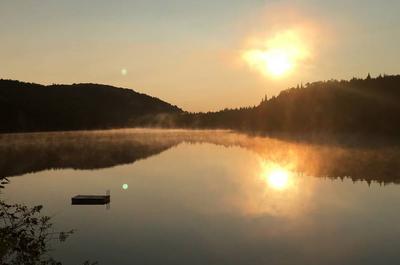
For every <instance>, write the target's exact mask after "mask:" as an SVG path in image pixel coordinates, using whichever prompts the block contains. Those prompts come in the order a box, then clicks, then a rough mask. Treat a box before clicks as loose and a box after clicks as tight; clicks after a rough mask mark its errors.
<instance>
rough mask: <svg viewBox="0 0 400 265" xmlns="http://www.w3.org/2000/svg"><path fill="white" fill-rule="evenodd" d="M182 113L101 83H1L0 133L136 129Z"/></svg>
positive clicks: (144, 97) (131, 91) (148, 97)
mask: <svg viewBox="0 0 400 265" xmlns="http://www.w3.org/2000/svg"><path fill="white" fill-rule="evenodd" d="M178 112H181V109H179V108H178V107H176V106H173V105H171V104H169V103H167V102H164V101H162V100H160V99H158V98H155V97H151V96H148V95H145V94H140V93H137V92H135V91H133V90H131V89H123V88H117V87H113V86H107V85H99V84H73V85H49V86H44V85H39V84H33V83H24V82H19V81H13V80H3V79H2V80H0V124H1V126H0V132H19V131H51V130H77V129H95V128H112V127H126V126H135V125H136V124H137V123H139V121H138V119H139V118H140V120H141V122H143V121H142V120H143V117H146V116H149V115H150V116H151V115H155V114H161V113H178Z"/></svg>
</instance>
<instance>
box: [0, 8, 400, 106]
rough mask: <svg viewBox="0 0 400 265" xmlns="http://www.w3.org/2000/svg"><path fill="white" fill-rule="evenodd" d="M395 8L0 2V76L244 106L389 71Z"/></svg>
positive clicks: (181, 102)
mask: <svg viewBox="0 0 400 265" xmlns="http://www.w3.org/2000/svg"><path fill="white" fill-rule="evenodd" d="M399 10H400V1H398V0H382V1H377V0H376V1H372V0H362V1H361V0H355V1H348V0H346V1H345V0H335V1H327V0H292V1H285V0H283V1H279V0H270V1H268V0H241V1H239V0H202V1H199V0H136V1H134V0H131V1H127V0H125V1H123V0H113V1H109V0H96V1H95V0H68V1H61V0H40V1H35V0H24V1H22V0H0V36H1V37H0V40H1V41H0V78H5V79H17V80H22V81H28V82H35V83H41V84H53V83H57V84H60V83H62V84H72V83H88V82H90V83H101V84H109V85H114V86H118V87H125V88H131V89H134V90H135V91H138V92H141V93H146V94H150V95H152V96H155V97H159V98H161V99H163V100H165V101H167V102H170V103H172V104H174V105H178V106H179V107H181V108H183V109H184V110H187V111H196V112H197V111H214V110H219V109H224V108H233V107H242V106H253V105H257V104H258V103H259V102H260V101H261V99H262V98H263V97H264V96H265V95H267V96H268V97H271V96H273V95H277V94H279V92H280V91H282V90H283V89H286V88H289V87H293V86H296V85H297V84H300V83H307V82H313V81H320V80H328V79H350V78H352V77H353V76H356V77H365V76H366V75H367V74H368V73H371V75H372V76H376V75H379V74H398V73H400V63H399V61H400V51H399V49H398V47H400V27H399V26H398V25H399V24H400V16H399V15H398V11H399ZM248 51H250V53H251V52H252V53H251V54H253V55H255V56H256V59H255V60H248V57H246V56H244V55H245V54H246V52H248ZM282 51H283V55H282V53H281V52H282ZM282 56H283V57H282ZM250 57H251V56H250ZM260 58H261V59H260ZM263 58H269V59H268V60H269V61H268V63H269V62H270V61H271V60H272V62H273V63H272V68H273V70H275V71H263V70H265V68H268V67H269V65H267V64H266V63H265V61H263V60H264V59H263ZM271 58H272V59H271ZM273 58H275V59H273ZM287 58H289V59H290V60H289V59H288V60H286V59H287ZM253 59H254V58H253ZM260 60H261V61H260ZM265 60H267V59H265ZM279 66H280V68H279ZM282 69H283V70H285V71H283V70H282ZM270 70H271V69H270ZM279 70H282V71H279ZM286 70H287V71H286ZM274 72H275V74H273V73H274ZM278 72H279V73H280V72H284V74H282V75H279V76H277V75H276V73H278Z"/></svg>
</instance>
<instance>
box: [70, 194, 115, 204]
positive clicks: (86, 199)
mask: <svg viewBox="0 0 400 265" xmlns="http://www.w3.org/2000/svg"><path fill="white" fill-rule="evenodd" d="M71 203H72V205H104V204H109V203H110V195H77V196H74V197H72V199H71Z"/></svg>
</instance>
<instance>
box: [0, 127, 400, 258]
mask: <svg viewBox="0 0 400 265" xmlns="http://www.w3.org/2000/svg"><path fill="white" fill-rule="evenodd" d="M0 157H1V161H0V173H1V175H0V176H7V177H9V180H10V183H9V184H7V185H6V187H5V189H4V190H3V191H2V193H1V194H0V196H1V197H2V199H3V200H6V201H7V202H10V203H21V204H25V205H28V206H34V205H43V207H44V208H43V211H42V213H43V214H46V215H49V216H52V222H53V223H54V226H55V229H57V230H61V231H63V230H70V229H75V230H76V231H75V232H74V234H73V235H71V236H70V237H69V238H68V239H67V241H66V242H64V243H62V244H55V245H54V248H55V249H54V251H52V253H51V254H52V256H53V257H55V258H56V259H58V260H60V261H62V262H63V264H82V263H83V261H85V260H88V259H90V260H92V261H98V262H99V264H163V265H166V264H191V265H197V264H198V265H204V264H229V265H234V264H249V265H250V264H252V265H257V264H298V265H302V264H304V265H306V264H307V265H310V264H335V265H336V264H360V265H361V264H363V265H369V264H400V252H399V244H400V186H399V185H398V184H399V183H400V148H399V147H398V146H396V145H359V146H358V145H339V144H333V143H332V144H328V143H325V144H321V143H319V144H316V143H313V144H312V143H306V142H299V141H292V140H279V139H273V138H267V137H255V136H248V135H244V134H239V133H234V132H230V131H223V130H221V131H207V130H198V131H191V130H161V129H160V130H156V129H155V130H145V129H129V130H128V129H127V130H108V131H90V132H89V131H80V132H62V133H32V134H8V135H0ZM107 190H110V192H111V203H110V204H109V205H108V206H104V205H95V206H82V205H71V197H73V196H74V195H77V194H105V193H106V191H107Z"/></svg>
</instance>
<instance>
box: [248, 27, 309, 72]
mask: <svg viewBox="0 0 400 265" xmlns="http://www.w3.org/2000/svg"><path fill="white" fill-rule="evenodd" d="M253 46H257V47H255V48H250V49H247V50H245V51H244V52H243V53H242V58H243V60H244V61H245V62H246V63H247V64H248V65H249V66H250V67H251V68H253V69H255V70H257V71H259V72H261V73H262V74H263V75H269V76H273V77H282V76H284V75H287V74H289V73H290V72H291V71H293V70H294V69H295V68H296V66H297V65H298V64H299V63H300V62H302V61H304V60H305V59H306V58H307V57H309V51H308V49H307V48H306V45H305V42H304V41H302V39H301V38H300V34H299V33H298V32H295V31H285V32H282V33H279V34H276V35H275V36H274V37H272V38H270V39H266V40H261V41H260V40H258V41H257V42H256V44H254V45H253Z"/></svg>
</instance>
